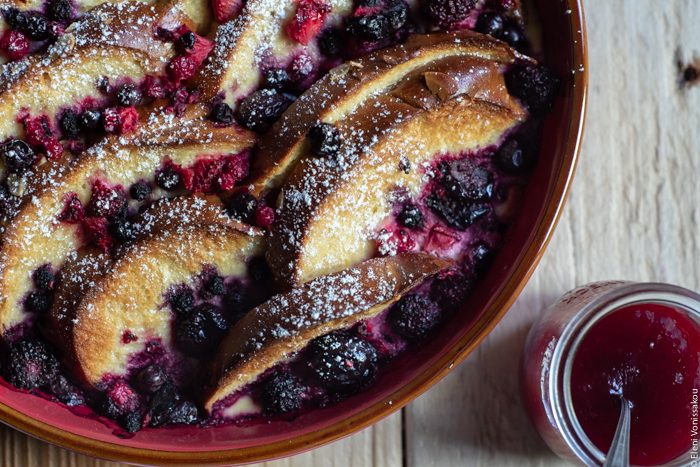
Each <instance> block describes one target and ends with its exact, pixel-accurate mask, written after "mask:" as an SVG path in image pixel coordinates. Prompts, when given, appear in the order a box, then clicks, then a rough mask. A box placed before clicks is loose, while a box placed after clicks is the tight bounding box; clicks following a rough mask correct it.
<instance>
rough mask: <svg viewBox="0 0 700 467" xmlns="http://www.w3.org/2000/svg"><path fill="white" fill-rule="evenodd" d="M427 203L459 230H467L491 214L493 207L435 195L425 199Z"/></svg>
mask: <svg viewBox="0 0 700 467" xmlns="http://www.w3.org/2000/svg"><path fill="white" fill-rule="evenodd" d="M425 203H426V204H427V205H428V207H429V208H431V209H433V210H434V211H435V212H437V213H438V214H440V215H441V216H442V217H443V218H444V219H445V220H446V221H447V223H448V224H450V226H452V227H454V228H456V229H458V230H465V229H466V228H467V227H469V226H470V225H472V224H474V223H475V222H476V221H478V220H480V219H482V218H483V217H484V216H486V215H487V214H488V213H489V212H491V207H490V206H489V205H488V204H480V203H471V202H468V201H460V200H455V199H454V198H452V197H449V196H439V195H437V194H435V193H433V194H431V195H429V196H428V197H427V198H426V199H425Z"/></svg>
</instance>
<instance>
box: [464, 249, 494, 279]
mask: <svg viewBox="0 0 700 467" xmlns="http://www.w3.org/2000/svg"><path fill="white" fill-rule="evenodd" d="M493 256H494V255H493V250H492V249H491V248H490V247H489V246H488V245H486V244H485V243H483V242H477V243H475V244H473V245H471V246H470V247H469V250H467V253H466V255H465V259H466V261H465V267H468V268H470V269H471V270H472V271H474V272H475V273H476V274H477V275H478V274H483V273H485V272H486V270H487V269H488V268H489V266H490V265H491V261H492V260H493Z"/></svg>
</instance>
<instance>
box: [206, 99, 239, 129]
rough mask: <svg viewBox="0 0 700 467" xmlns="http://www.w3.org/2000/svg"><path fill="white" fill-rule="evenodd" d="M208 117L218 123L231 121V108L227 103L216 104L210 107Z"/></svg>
mask: <svg viewBox="0 0 700 467" xmlns="http://www.w3.org/2000/svg"><path fill="white" fill-rule="evenodd" d="M209 118H210V119H212V120H214V121H215V122H218V123H225V124H229V123H233V109H232V108H231V107H230V106H229V105H228V104H224V103H220V104H216V105H214V106H213V107H212V108H211V113H210V114H209Z"/></svg>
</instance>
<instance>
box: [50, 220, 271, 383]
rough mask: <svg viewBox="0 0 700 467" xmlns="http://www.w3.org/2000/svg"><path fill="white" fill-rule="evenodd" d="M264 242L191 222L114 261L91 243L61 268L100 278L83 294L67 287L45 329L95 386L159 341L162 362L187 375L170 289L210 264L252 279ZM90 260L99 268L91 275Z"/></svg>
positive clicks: (78, 276) (76, 276)
mask: <svg viewBox="0 0 700 467" xmlns="http://www.w3.org/2000/svg"><path fill="white" fill-rule="evenodd" d="M263 247H264V238H263V237H262V236H261V235H258V236H249V235H247V234H244V233H242V232H240V231H238V230H237V229H236V228H232V227H227V226H223V225H212V224H206V223H204V224H201V223H197V222H189V223H187V224H180V225H176V226H172V227H171V228H169V229H165V230H161V231H160V232H158V233H156V234H154V235H151V236H148V237H146V238H144V239H143V240H141V241H138V242H135V243H133V244H129V245H127V246H125V247H124V248H123V251H122V252H120V253H119V254H118V256H117V259H116V260H115V261H114V262H113V263H112V264H110V265H109V266H105V265H104V260H100V258H101V254H100V253H99V252H97V251H95V250H92V252H91V253H90V254H87V255H83V256H82V257H81V258H80V259H79V260H77V261H75V263H77V266H69V267H68V268H67V269H66V270H64V272H63V273H62V275H63V276H64V277H63V280H64V281H70V280H71V276H70V274H73V280H74V281H78V282H83V281H86V280H88V281H92V282H94V285H92V286H88V287H87V288H86V289H87V290H86V291H81V293H77V294H71V293H68V292H67V291H64V292H63V293H60V294H59V296H58V301H57V303H56V304H55V306H54V307H53V309H52V312H51V314H50V316H49V321H48V323H47V325H46V328H47V329H49V330H50V337H51V340H52V341H53V342H54V344H55V345H57V346H58V347H59V349H60V350H61V351H62V355H63V358H64V362H65V363H66V364H67V365H68V366H69V367H70V368H71V369H72V370H73V371H74V373H75V374H76V375H78V376H79V377H80V378H82V379H84V380H85V381H86V382H87V383H89V384H91V385H98V386H99V382H100V381H102V380H103V378H105V377H107V378H112V377H115V376H124V375H126V374H127V372H128V370H129V369H130V362H133V360H132V358H134V357H135V356H136V354H139V353H141V352H144V351H146V347H147V345H149V343H152V342H154V341H157V342H159V346H160V347H161V349H162V350H161V352H163V354H162V355H160V360H159V363H162V364H163V365H164V368H165V369H166V371H167V372H168V373H171V374H172V373H177V374H182V372H184V371H187V368H189V367H188V366H185V367H180V366H182V365H183V362H184V361H186V360H187V358H186V357H185V356H183V354H182V353H181V352H179V351H178V350H176V349H175V345H174V336H173V327H174V315H173V312H172V310H171V309H170V307H169V306H167V303H166V302H167V297H166V293H167V292H168V291H169V290H171V288H172V287H174V286H178V285H182V284H185V285H188V286H195V285H196V283H197V280H198V277H200V276H201V275H202V274H203V273H204V272H205V270H209V269H211V268H215V269H216V272H217V273H218V274H219V275H220V276H222V277H224V278H225V279H226V280H229V279H232V278H235V279H236V280H243V281H245V280H246V279H247V275H248V273H247V271H248V268H247V262H248V261H249V260H250V259H251V258H252V257H254V256H258V255H261V254H262V253H263V251H264V250H263ZM86 265H87V266H86ZM89 265H92V266H91V267H92V269H93V270H94V271H96V272H95V274H93V275H92V277H90V276H88V277H87V278H86V277H85V275H84V270H85V269H89V268H90V266H89ZM74 287H75V286H74ZM125 335H128V336H129V338H128V339H125V338H124V336H125ZM137 358H138V357H137ZM185 365H186V364H185ZM193 376H194V375H192V374H190V375H189V377H190V379H192V377H193ZM190 382H191V381H190Z"/></svg>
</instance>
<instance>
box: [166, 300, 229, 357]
mask: <svg viewBox="0 0 700 467" xmlns="http://www.w3.org/2000/svg"><path fill="white" fill-rule="evenodd" d="M228 327H229V326H228V322H227V320H226V318H225V317H224V316H223V314H222V313H221V310H220V309H219V308H218V307H216V306H214V305H211V304H209V303H204V304H202V305H199V306H198V307H196V308H195V309H194V310H193V311H192V314H191V315H190V316H189V317H188V318H186V319H184V320H182V321H180V322H178V323H177V329H176V341H177V345H178V347H179V348H180V350H182V351H183V352H184V353H186V354H187V355H190V356H192V357H196V358H204V357H206V356H207V355H208V354H210V353H211V352H212V351H213V350H215V349H216V348H217V346H218V345H219V342H220V341H221V339H223V337H224V336H225V335H226V332H227V331H228Z"/></svg>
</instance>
